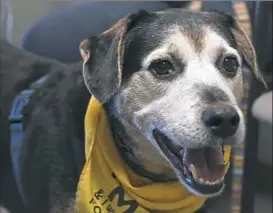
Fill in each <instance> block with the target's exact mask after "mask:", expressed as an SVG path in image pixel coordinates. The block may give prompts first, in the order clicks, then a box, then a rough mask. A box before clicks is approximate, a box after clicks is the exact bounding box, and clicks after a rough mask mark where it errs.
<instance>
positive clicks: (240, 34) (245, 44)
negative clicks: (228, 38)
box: [213, 11, 267, 88]
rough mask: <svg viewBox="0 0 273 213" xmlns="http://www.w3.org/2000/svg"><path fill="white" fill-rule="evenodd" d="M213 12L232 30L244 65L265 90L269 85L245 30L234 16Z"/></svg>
mask: <svg viewBox="0 0 273 213" xmlns="http://www.w3.org/2000/svg"><path fill="white" fill-rule="evenodd" d="M213 12H214V13H215V14H217V16H218V18H220V19H222V21H223V22H224V25H225V26H228V27H229V28H230V30H231V33H232V35H233V37H234V39H235V42H236V44H237V46H238V47H237V48H238V51H239V53H240V55H241V56H242V57H243V62H244V64H245V65H246V66H247V67H248V68H249V69H250V70H251V71H252V73H253V75H254V77H255V79H256V80H258V81H259V82H260V83H261V84H263V86H264V87H265V88H267V85H266V83H265V81H264V78H263V76H262V74H261V72H260V70H259V67H258V63H257V56H256V51H255V49H254V47H253V44H252V42H251V40H250V38H249V37H248V36H247V34H246V32H245V30H244V29H243V28H242V27H241V26H240V24H239V22H238V20H237V19H236V18H235V17H233V16H232V15H229V14H226V13H222V12H219V11H213ZM219 16H220V17H219Z"/></svg>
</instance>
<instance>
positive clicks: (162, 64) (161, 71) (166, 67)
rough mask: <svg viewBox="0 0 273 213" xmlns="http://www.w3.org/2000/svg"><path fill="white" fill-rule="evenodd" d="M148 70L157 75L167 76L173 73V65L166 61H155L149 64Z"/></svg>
mask: <svg viewBox="0 0 273 213" xmlns="http://www.w3.org/2000/svg"><path fill="white" fill-rule="evenodd" d="M149 70H150V71H153V72H155V73H156V74H158V75H168V74H171V73H172V72H173V65H172V64H171V63H170V62H169V61H168V60H156V61H154V62H152V63H151V64H150V66H149Z"/></svg>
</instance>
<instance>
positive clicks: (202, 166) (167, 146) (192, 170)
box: [153, 129, 229, 195]
mask: <svg viewBox="0 0 273 213" xmlns="http://www.w3.org/2000/svg"><path fill="white" fill-rule="evenodd" d="M153 135H154V138H155V140H156V142H157V143H158V146H159V147H160V149H161V150H162V152H163V153H164V155H165V156H166V157H167V158H168V160H169V161H170V163H171V165H172V166H173V167H174V170H175V172H176V173H177V175H178V176H179V179H180V180H182V181H183V183H184V184H186V185H187V186H188V187H189V188H191V189H193V190H194V191H196V192H198V193H199V194H202V195H214V194H218V193H219V192H221V191H222V189H223V188H224V177H225V175H226V173H227V170H228V167H229V163H227V162H224V153H225V150H224V147H223V146H222V145H218V146H214V147H204V148H194V149H193V148H191V149H186V148H182V147H177V145H174V143H173V142H172V141H171V140H170V139H169V138H168V137H167V136H166V135H165V134H163V133H162V132H160V131H159V130H157V129H155V130H154V131H153Z"/></svg>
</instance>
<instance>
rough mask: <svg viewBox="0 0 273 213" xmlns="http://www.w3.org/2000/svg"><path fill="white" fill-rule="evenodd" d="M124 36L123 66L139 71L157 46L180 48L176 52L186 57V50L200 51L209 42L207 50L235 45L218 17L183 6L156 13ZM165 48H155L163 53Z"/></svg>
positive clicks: (170, 48) (168, 48) (174, 49)
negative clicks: (186, 8)
mask: <svg viewBox="0 0 273 213" xmlns="http://www.w3.org/2000/svg"><path fill="white" fill-rule="evenodd" d="M127 39H128V40H127V45H126V48H125V58H126V59H125V69H126V64H128V66H129V67H130V69H132V68H133V69H135V71H137V70H139V68H140V67H141V66H142V65H141V64H142V63H143V60H145V58H146V57H147V56H148V54H149V53H152V52H154V51H155V52H156V51H157V50H158V49H160V48H159V47H163V46H164V48H165V50H166V51H167V50H168V51H170V50H172V48H173V51H177V50H179V52H177V54H179V55H181V56H183V54H184V55H185V54H186V56H187V55H189V54H187V52H188V50H194V51H199V52H200V51H202V50H203V49H204V48H205V47H208V46H211V45H212V44H213V46H211V48H207V51H216V49H219V48H218V47H217V46H216V45H217V44H218V46H220V45H223V44H225V45H226V46H227V45H229V46H235V44H233V43H232V39H233V38H232V36H231V33H230V31H229V30H228V29H227V27H226V26H223V25H222V23H221V20H218V19H216V18H215V16H213V15H211V14H210V13H202V12H192V11H189V10H184V9H171V10H166V11H161V12H156V13H155V16H154V17H153V18H152V19H151V18H150V19H148V20H147V21H146V22H145V21H143V22H141V24H139V25H138V26H137V27H136V28H135V29H133V30H132V31H131V32H130V33H129V35H128V37H127ZM219 41H220V42H219ZM224 41H225V42H224ZM187 46H188V47H190V48H187ZM164 48H163V49H161V50H158V51H159V52H160V51H162V52H164ZM211 53H212V52H211ZM211 53H210V54H211ZM155 54H156V53H155ZM213 54H216V53H213ZM184 59H185V58H184ZM133 71H134V70H131V71H130V72H133Z"/></svg>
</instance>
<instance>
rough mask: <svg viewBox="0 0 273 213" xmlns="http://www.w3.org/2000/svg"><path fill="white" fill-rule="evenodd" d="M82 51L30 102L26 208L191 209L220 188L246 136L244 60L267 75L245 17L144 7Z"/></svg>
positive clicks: (23, 180)
mask: <svg viewBox="0 0 273 213" xmlns="http://www.w3.org/2000/svg"><path fill="white" fill-rule="evenodd" d="M4 51H5V50H4ZM80 51H81V54H82V57H83V64H82V63H81V64H75V65H71V66H65V65H61V64H60V65H59V66H60V70H57V71H56V72H53V73H50V74H49V75H48V77H47V80H46V81H45V82H44V83H41V84H40V85H38V86H37V87H35V89H34V93H33V94H32V95H31V98H30V100H29V102H28V103H27V105H26V107H25V108H24V112H23V115H24V118H23V124H24V139H23V148H22V153H21V160H20V161H21V164H20V165H21V166H20V170H21V175H20V180H19V181H18V182H19V188H21V190H22V195H23V198H24V202H25V205H26V208H27V210H28V212H31V213H32V212H33V213H34V212H35V213H37V212H39V213H49V212H50V213H51V212H54V213H55V212H74V211H76V212H80V213H85V212H86V213H89V212H118V213H121V212H126V213H133V212H141V213H142V212H172V213H174V212H176V213H178V212H189V213H193V212H196V211H198V209H199V208H200V207H201V206H202V205H203V203H204V201H205V199H206V198H210V197H214V196H217V195H219V194H221V192H222V191H223V190H224V186H225V184H224V177H225V175H226V172H227V169H228V166H229V163H228V160H229V159H228V157H229V153H230V146H232V145H234V144H238V143H240V142H242V141H243V140H244V137H245V123H244V117H243V114H242V111H241V110H240V101H241V96H242V91H243V89H242V68H243V67H244V66H247V67H248V68H249V69H250V70H251V71H252V73H253V75H254V77H255V78H256V79H257V80H259V81H260V82H261V83H264V81H263V79H262V77H261V75H260V73H259V71H258V67H257V62H256V56H255V51H254V48H253V46H252V44H251V42H250V40H249V38H248V37H247V36H246V34H245V33H244V31H243V30H242V28H241V27H240V26H239V25H238V23H237V21H236V20H235V19H234V18H233V17H232V16H230V15H227V14H223V13H219V12H192V11H188V10H184V9H170V10H165V11H160V12H145V11H140V12H138V13H136V14H131V15H128V16H127V17H125V18H124V19H121V20H120V21H118V22H117V23H116V24H115V25H114V26H113V27H112V28H110V29H109V30H107V31H106V32H104V33H103V34H101V35H100V36H97V37H95V36H92V37H90V38H89V39H86V40H84V41H83V42H82V43H81V45H80ZM81 70H82V72H81ZM90 98H91V100H90ZM90 117H92V119H91V118H90ZM84 119H85V123H84ZM91 124H92V125H91ZM101 128H105V129H103V130H101ZM94 130H97V131H94ZM109 132H110V134H109ZM110 137H111V139H113V140H111V139H110ZM96 153H99V154H96ZM113 156H114V157H113ZM106 167H107V168H106ZM123 173H126V175H124V174H123ZM110 174H111V175H112V177H110V176H111V175H110ZM108 175H109V177H108ZM136 176H137V177H136ZM132 180H133V181H132ZM108 185H109V186H108ZM110 185H111V186H110ZM112 185H113V186H112ZM170 186H171V187H170ZM103 187H105V188H103ZM111 187H113V188H111ZM118 190H120V191H118ZM145 190H146V191H145ZM149 190H151V192H156V193H150V191H149ZM172 190H173V195H171V193H168V194H167V192H172ZM138 192H141V193H138ZM160 194H161V195H160ZM104 195H105V197H103V196H104ZM92 196H94V197H92ZM116 197H117V198H116ZM164 197H165V198H166V200H163V198H164ZM169 197H170V198H169ZM102 199H104V201H103V202H102ZM171 199H172V200H171ZM183 199H185V202H184V203H183ZM168 202H169V203H170V205H168ZM155 203H156V205H155ZM185 203H187V204H185ZM75 206H76V207H75Z"/></svg>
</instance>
